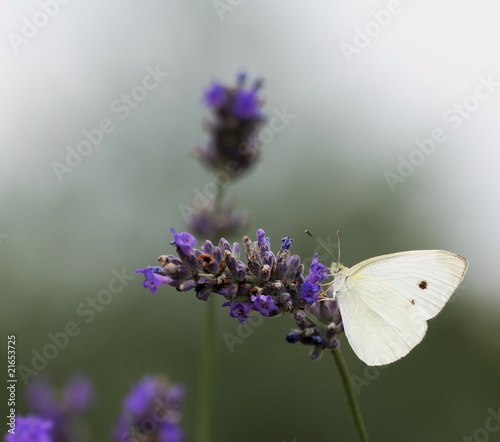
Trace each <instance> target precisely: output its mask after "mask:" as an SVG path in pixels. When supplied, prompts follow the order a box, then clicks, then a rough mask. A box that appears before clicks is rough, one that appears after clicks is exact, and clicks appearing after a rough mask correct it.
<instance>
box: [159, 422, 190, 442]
mask: <svg viewBox="0 0 500 442" xmlns="http://www.w3.org/2000/svg"><path fill="white" fill-rule="evenodd" d="M183 439H184V430H183V429H182V428H181V427H179V425H175V424H171V423H169V422H165V423H164V424H163V425H162V426H161V427H160V429H159V430H158V442H182V440H183Z"/></svg>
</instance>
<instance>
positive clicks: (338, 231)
mask: <svg viewBox="0 0 500 442" xmlns="http://www.w3.org/2000/svg"><path fill="white" fill-rule="evenodd" d="M337 245H338V248H339V260H338V261H337V262H338V263H340V230H337Z"/></svg>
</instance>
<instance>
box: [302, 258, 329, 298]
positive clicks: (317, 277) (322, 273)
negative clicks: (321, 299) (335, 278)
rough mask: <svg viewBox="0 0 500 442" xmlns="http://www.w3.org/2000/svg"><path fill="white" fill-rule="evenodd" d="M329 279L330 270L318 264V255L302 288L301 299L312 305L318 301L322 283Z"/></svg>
mask: <svg viewBox="0 0 500 442" xmlns="http://www.w3.org/2000/svg"><path fill="white" fill-rule="evenodd" d="M326 277H328V269H327V268H326V266H324V265H323V264H320V263H319V262H318V255H314V258H313V260H312V263H311V267H310V270H309V275H308V276H307V277H306V280H305V283H304V284H302V287H301V293H300V296H301V298H302V299H303V300H304V301H305V302H307V303H308V304H309V305H311V304H312V303H313V302H316V301H317V300H318V293H319V292H320V290H321V287H320V285H319V284H320V282H321V281H322V280H323V279H325V278H326Z"/></svg>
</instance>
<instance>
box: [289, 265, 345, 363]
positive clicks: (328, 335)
mask: <svg viewBox="0 0 500 442" xmlns="http://www.w3.org/2000/svg"><path fill="white" fill-rule="evenodd" d="M311 267H312V266H311ZM306 313H307V314H309V315H310V316H312V317H313V318H314V319H315V323H313V322H312V321H311V319H310V318H308V316H307V314H306ZM293 316H294V319H295V322H296V323H297V326H298V327H299V328H298V329H295V330H292V331H291V332H290V333H288V334H287V335H286V337H285V340H286V341H287V342H289V343H291V344H295V343H296V342H300V343H301V344H304V345H312V346H314V348H313V350H312V351H311V354H310V356H311V359H319V358H320V357H321V354H322V353H323V350H325V349H329V350H335V349H336V348H337V347H338V346H339V341H338V340H337V338H336V335H338V334H339V333H342V332H343V331H344V329H343V327H342V318H341V316H340V310H339V308H338V305H337V301H335V300H333V299H324V300H322V301H317V302H314V303H313V304H312V305H308V306H307V307H306V308H305V309H304V310H303V311H296V312H294V315H293ZM318 323H319V324H321V327H318Z"/></svg>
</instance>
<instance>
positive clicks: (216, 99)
mask: <svg viewBox="0 0 500 442" xmlns="http://www.w3.org/2000/svg"><path fill="white" fill-rule="evenodd" d="M203 98H204V101H205V104H206V105H207V106H208V107H221V106H223V105H224V103H225V102H226V100H227V93H226V88H225V87H224V86H223V85H222V84H220V83H217V82H214V83H212V85H211V86H210V87H209V88H208V89H207V91H206V92H205V96H204V97H203Z"/></svg>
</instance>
